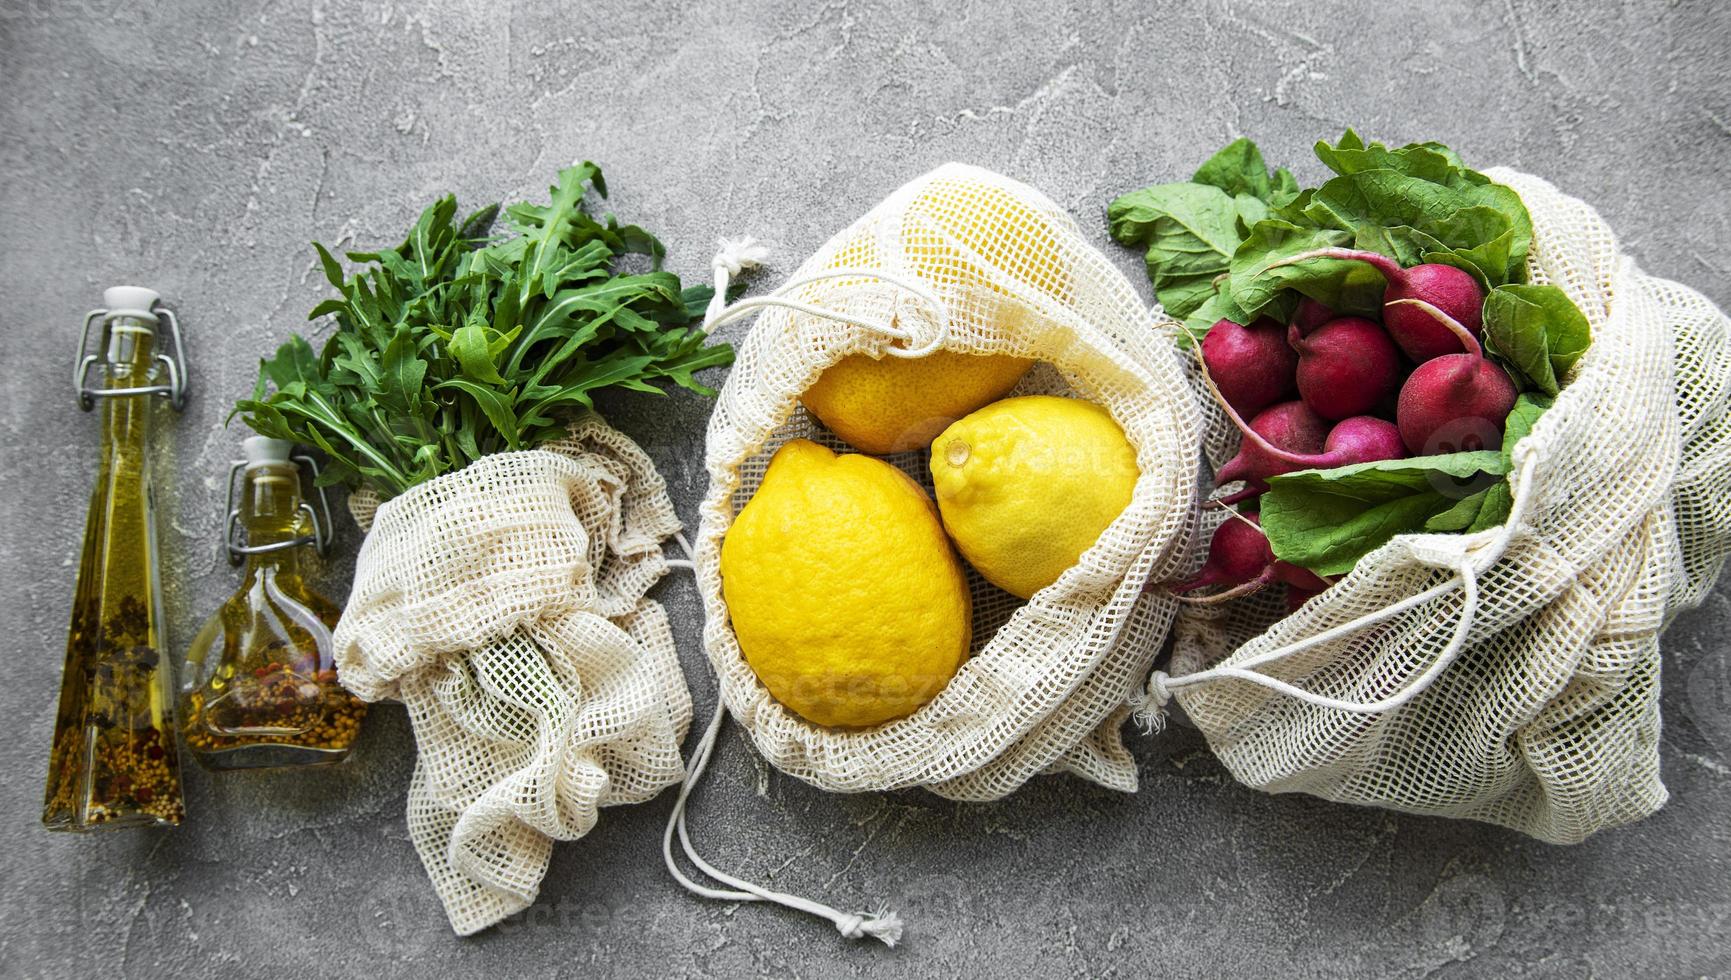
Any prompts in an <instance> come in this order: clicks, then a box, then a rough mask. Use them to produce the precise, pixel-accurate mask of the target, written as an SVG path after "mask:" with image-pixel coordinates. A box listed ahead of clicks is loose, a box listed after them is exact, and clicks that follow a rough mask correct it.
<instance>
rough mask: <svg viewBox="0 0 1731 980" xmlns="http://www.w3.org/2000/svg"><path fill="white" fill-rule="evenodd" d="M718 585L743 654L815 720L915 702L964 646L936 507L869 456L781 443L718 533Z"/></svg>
mask: <svg viewBox="0 0 1731 980" xmlns="http://www.w3.org/2000/svg"><path fill="white" fill-rule="evenodd" d="M721 590H722V596H723V597H724V598H725V599H726V600H727V608H728V612H729V615H730V618H731V621H732V625H733V632H734V635H735V637H737V638H738V640H739V648H740V651H741V653H743V654H744V656H745V661H746V663H747V664H749V665H750V666H751V669H752V670H753V671H755V672H756V674H757V676H758V678H759V679H760V680H761V681H762V682H763V684H764V686H765V687H767V688H768V689H769V692H770V693H771V694H772V695H774V696H775V698H776V700H778V701H780V702H781V703H782V704H784V705H786V706H787V707H788V708H790V709H792V710H793V711H795V712H796V713H798V714H799V715H800V716H802V717H804V718H806V719H807V720H809V721H812V722H816V723H817V724H819V725H831V726H847V727H864V726H870V725H877V724H881V723H883V722H886V721H891V720H893V719H896V718H901V717H904V716H906V715H909V714H912V713H913V712H914V711H915V710H917V709H918V708H919V707H920V706H921V705H923V704H925V703H926V702H927V701H929V700H931V698H932V697H933V696H935V695H936V694H937V693H938V691H940V690H942V689H943V687H944V685H945V684H947V683H949V680H950V678H951V677H952V676H954V675H955V672H956V670H957V669H958V668H959V667H960V666H961V664H962V661H963V660H964V659H966V657H967V655H968V644H969V641H970V639H971V636H972V633H971V630H972V614H973V607H972V602H971V599H970V597H969V594H968V584H967V579H966V577H965V575H964V573H963V571H962V566H961V562H960V561H959V560H958V559H957V558H956V555H955V552H954V551H953V550H952V549H951V547H950V543H949V540H948V539H947V538H946V537H945V536H944V531H943V527H942V526H941V525H940V524H939V522H938V516H937V511H936V508H935V507H934V506H933V505H932V502H931V499H930V498H929V497H927V496H926V493H925V491H924V490H922V489H921V488H920V486H919V484H917V483H915V482H914V481H913V480H911V479H909V478H908V476H907V475H906V474H905V473H903V472H902V471H900V470H898V469H896V468H895V467H893V466H891V465H889V464H888V463H885V462H883V461H882V460H878V459H873V458H872V457H869V456H862V455H858V454H847V455H841V456H838V455H836V454H835V453H832V452H830V451H829V450H828V449H825V448H824V447H822V446H819V445H817V444H816V443H813V442H809V441H806V440H804V439H796V440H794V441H792V442H789V443H788V444H786V445H785V446H783V447H782V448H781V449H780V450H779V451H778V452H777V453H776V454H775V456H774V457H773V458H772V459H771V460H770V464H769V469H768V470H767V472H766V473H765V474H764V479H763V483H762V485H761V486H760V487H759V488H758V490H757V492H756V493H755V494H753V495H752V498H751V500H749V501H748V502H747V503H746V505H745V506H744V507H743V508H741V509H740V512H739V516H738V517H737V518H735V520H734V522H733V526H732V528H730V529H729V530H728V532H727V537H726V538H725V539H724V540H723V541H722V545H721Z"/></svg>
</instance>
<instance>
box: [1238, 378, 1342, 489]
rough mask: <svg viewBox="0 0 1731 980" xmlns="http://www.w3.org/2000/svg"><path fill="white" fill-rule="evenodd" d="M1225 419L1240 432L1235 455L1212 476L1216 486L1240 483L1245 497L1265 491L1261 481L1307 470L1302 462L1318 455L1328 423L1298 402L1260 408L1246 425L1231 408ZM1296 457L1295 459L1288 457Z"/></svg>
mask: <svg viewBox="0 0 1731 980" xmlns="http://www.w3.org/2000/svg"><path fill="white" fill-rule="evenodd" d="M1226 414H1227V417H1229V418H1231V419H1232V423H1233V424H1234V425H1236V426H1238V429H1239V431H1240V432H1242V433H1244V441H1243V443H1242V444H1240V445H1239V447H1238V455H1236V456H1234V457H1232V458H1231V459H1229V460H1227V461H1226V463H1225V464H1224V465H1223V466H1221V467H1220V472H1219V473H1216V474H1215V475H1214V482H1215V483H1216V484H1226V483H1233V482H1236V481H1238V480H1244V481H1246V482H1247V483H1249V484H1250V486H1249V487H1247V488H1246V489H1249V490H1252V491H1254V492H1253V493H1251V494H1249V496H1254V495H1255V494H1256V493H1261V492H1262V491H1264V490H1266V489H1268V485H1267V484H1266V483H1264V482H1263V481H1264V480H1266V479H1268V478H1269V477H1271V476H1275V475H1277V474H1280V473H1291V472H1293V471H1294V470H1302V469H1308V468H1309V467H1308V464H1306V463H1305V462H1304V461H1303V460H1304V459H1307V458H1309V457H1310V456H1314V455H1315V454H1316V453H1318V452H1321V451H1322V448H1323V444H1324V443H1325V442H1326V441H1327V439H1328V421H1327V420H1326V419H1324V418H1323V417H1322V416H1320V415H1318V414H1316V413H1315V412H1314V411H1311V408H1310V406H1309V405H1306V404H1305V403H1303V402H1301V401H1290V402H1281V403H1280V404H1278V405H1275V406H1272V407H1270V408H1266V409H1263V410H1262V412H1261V413H1260V414H1258V415H1257V416H1256V418H1254V419H1251V420H1250V423H1249V424H1248V425H1246V424H1245V422H1244V419H1243V417H1242V416H1240V415H1239V414H1238V413H1237V412H1236V411H1233V409H1232V406H1231V405H1227V406H1226ZM1294 456H1296V457H1298V458H1297V460H1296V461H1295V460H1293V459H1290V458H1289V457H1294Z"/></svg>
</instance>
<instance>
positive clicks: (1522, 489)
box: [1134, 450, 1539, 732]
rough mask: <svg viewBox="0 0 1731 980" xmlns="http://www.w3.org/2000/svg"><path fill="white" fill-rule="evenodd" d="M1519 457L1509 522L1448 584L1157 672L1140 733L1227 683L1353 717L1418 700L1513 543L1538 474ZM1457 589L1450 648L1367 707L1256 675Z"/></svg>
mask: <svg viewBox="0 0 1731 980" xmlns="http://www.w3.org/2000/svg"><path fill="white" fill-rule="evenodd" d="M1520 456H1521V463H1520V472H1519V475H1518V476H1517V478H1516V480H1515V488H1514V494H1513V496H1514V504H1513V506H1512V507H1510V509H1509V517H1508V520H1507V521H1505V522H1504V523H1503V526H1502V528H1501V529H1500V530H1499V532H1498V533H1497V536H1496V537H1495V538H1494V539H1493V540H1492V541H1491V543H1490V546H1489V547H1488V548H1486V549H1485V550H1484V551H1481V552H1478V553H1476V554H1472V555H1465V556H1463V557H1462V559H1461V561H1460V564H1459V565H1457V566H1456V568H1455V575H1454V577H1453V578H1450V579H1449V580H1448V581H1446V582H1442V583H1440V584H1438V585H1434V586H1432V587H1430V588H1428V589H1426V590H1424V591H1423V592H1420V593H1417V594H1416V595H1411V596H1408V597H1406V598H1405V599H1402V600H1401V601H1399V602H1397V603H1394V604H1392V605H1389V606H1384V607H1383V608H1381V609H1378V610H1376V611H1375V612H1372V613H1368V614H1366V615H1364V616H1360V617H1359V618H1357V619H1354V620H1351V621H1349V622H1345V623H1342V624H1340V625H1339V626H1335V627H1332V628H1330V629H1326V630H1323V631H1322V632H1321V633H1317V634H1316V635H1314V636H1309V637H1306V638H1304V639H1302V640H1299V641H1298V642H1296V643H1289V644H1287V645H1286V646H1283V647H1277V648H1275V649H1273V650H1269V651H1266V652H1264V653H1260V654H1257V655H1256V656H1254V657H1249V658H1247V659H1245V660H1244V662H1243V663H1238V664H1231V665H1226V664H1222V665H1221V666H1218V667H1211V668H1208V669H1207V670H1199V671H1196V672H1195V673H1191V674H1185V675H1184V676H1182V677H1173V676H1172V675H1170V674H1168V673H1166V672H1165V671H1163V670H1156V671H1154V672H1153V673H1152V674H1151V675H1149V678H1148V690H1147V692H1146V695H1145V697H1144V698H1143V699H1142V701H1141V702H1140V703H1139V704H1137V705H1135V706H1134V707H1135V709H1136V710H1135V718H1136V720H1137V722H1139V723H1140V724H1141V725H1142V726H1143V728H1144V729H1145V730H1148V731H1151V732H1157V731H1160V730H1161V729H1162V728H1164V727H1165V721H1166V719H1165V712H1166V705H1167V703H1169V702H1170V701H1171V700H1172V695H1173V694H1175V693H1176V692H1178V691H1181V690H1183V689H1185V688H1190V687H1199V686H1202V685H1204V684H1213V683H1216V682H1218V681H1221V680H1225V679H1228V678H1232V679H1236V680H1241V681H1248V682H1250V683H1252V684H1257V685H1260V686H1262V687H1266V688H1268V689H1269V690H1271V691H1275V692H1278V693H1280V694H1285V695H1287V696H1288V697H1291V698H1295V699H1297V700H1299V701H1302V702H1304V703H1305V704H1310V705H1315V706H1316V707H1319V708H1333V709H1335V710H1337V711H1356V712H1364V713H1369V714H1380V713H1382V712H1387V711H1393V710H1394V709H1396V708H1399V707H1400V706H1402V705H1404V704H1407V703H1408V702H1410V701H1412V700H1413V699H1414V698H1416V697H1418V696H1419V695H1420V694H1423V693H1424V692H1425V691H1426V690H1427V689H1428V688H1429V687H1430V686H1431V684H1433V683H1434V682H1435V681H1436V679H1437V678H1438V677H1440V676H1441V675H1442V672H1443V671H1444V670H1447V669H1448V666H1449V664H1451V663H1453V662H1454V661H1455V658H1457V657H1459V656H1460V653H1461V651H1462V650H1463V649H1465V648H1466V643H1467V637H1468V636H1470V635H1471V633H1472V628H1473V623H1474V621H1475V620H1476V618H1477V617H1478V612H1479V583H1478V576H1479V573H1480V571H1481V570H1482V569H1488V568H1489V567H1490V566H1492V565H1494V564H1496V563H1497V561H1499V560H1500V559H1501V558H1502V556H1503V554H1504V553H1505V552H1506V551H1507V550H1508V547H1509V543H1510V541H1511V540H1512V539H1513V537H1514V532H1515V529H1516V528H1517V527H1519V526H1520V524H1521V521H1522V519H1523V518H1524V517H1525V516H1526V511H1527V507H1528V506H1529V504H1530V502H1531V499H1532V493H1531V488H1532V477H1533V470H1534V469H1536V468H1537V465H1538V458H1539V452H1537V451H1536V450H1534V451H1528V452H1524V453H1520ZM1457 588H1458V589H1461V590H1462V597H1461V613H1460V622H1459V623H1457V624H1456V625H1455V630H1454V633H1453V634H1452V635H1451V636H1450V637H1449V642H1448V643H1447V644H1446V645H1445V646H1444V647H1443V649H1442V650H1441V651H1440V652H1439V653H1438V654H1437V657H1436V659H1435V660H1434V661H1432V662H1431V664H1430V666H1429V667H1427V668H1425V670H1424V672H1423V673H1422V674H1420V675H1419V676H1418V677H1416V678H1414V679H1413V680H1412V682H1411V683H1409V684H1407V685H1406V686H1405V687H1403V688H1401V689H1400V690H1399V691H1397V692H1395V693H1394V694H1391V695H1389V696H1388V697H1385V698H1381V699H1379V700H1376V701H1369V702H1363V701H1344V700H1341V699H1338V698H1331V697H1325V696H1323V695H1321V694H1317V693H1315V692H1313V691H1307V690H1305V689H1304V688H1301V687H1298V686H1296V685H1293V684H1289V683H1287V682H1286V681H1283V680H1280V679H1279V678H1277V677H1272V676H1270V675H1268V674H1265V673H1262V672H1261V671H1259V670H1256V669H1255V668H1257V667H1264V666H1267V665H1268V664H1271V663H1275V662H1277V661H1281V660H1285V659H1287V658H1289V657H1292V656H1294V655H1296V654H1299V653H1303V652H1304V651H1306V650H1310V649H1313V648H1315V647H1318V646H1321V645H1322V644H1324V643H1331V642H1333V641H1335V640H1338V639H1341V638H1342V637H1346V636H1350V635H1352V634H1353V633H1356V632H1358V631H1360V630H1362V629H1365V628H1366V627H1369V626H1374V625H1376V624H1378V623H1382V622H1386V621H1387V620H1390V619H1393V618H1394V617H1396V616H1398V615H1400V614H1401V613H1404V612H1406V611H1407V610H1409V609H1413V608H1416V607H1418V606H1421V605H1424V604H1425V603H1427V602H1430V601H1431V600H1432V599H1436V598H1439V597H1441V596H1444V595H1447V594H1448V593H1450V592H1453V591H1454V590H1455V589H1457Z"/></svg>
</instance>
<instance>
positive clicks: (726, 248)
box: [703, 235, 769, 331]
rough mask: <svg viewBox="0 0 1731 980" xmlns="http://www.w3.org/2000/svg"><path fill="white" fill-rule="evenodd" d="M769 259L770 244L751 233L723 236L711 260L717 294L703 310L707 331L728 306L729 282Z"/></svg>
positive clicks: (710, 298)
mask: <svg viewBox="0 0 1731 980" xmlns="http://www.w3.org/2000/svg"><path fill="white" fill-rule="evenodd" d="M768 259H769V246H767V245H764V244H763V243H761V242H759V241H758V240H757V239H755V238H753V237H751V236H750V235H747V236H745V237H744V238H723V239H722V240H721V249H720V250H719V251H717V252H716V253H715V258H713V259H711V260H710V261H709V268H710V269H712V270H713V271H714V272H715V295H714V296H711V297H709V308H708V309H706V310H704V311H703V320H704V324H705V328H704V329H705V331H707V330H708V324H709V322H710V321H712V320H714V319H715V318H716V317H718V316H720V315H721V311H722V310H724V309H726V308H727V284H728V280H730V279H732V278H733V277H734V276H737V275H739V274H740V273H742V272H745V271H746V270H748V269H755V268H757V267H758V266H760V265H762V264H763V263H764V262H765V261H767V260H768Z"/></svg>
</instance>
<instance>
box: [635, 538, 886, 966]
mask: <svg viewBox="0 0 1731 980" xmlns="http://www.w3.org/2000/svg"><path fill="white" fill-rule="evenodd" d="M674 540H675V541H676V542H678V544H679V547H680V548H681V549H682V550H683V551H684V552H685V555H686V558H685V560H684V561H682V562H679V563H678V565H677V566H675V567H680V568H689V569H692V570H693V571H695V570H696V567H697V560H696V555H695V553H694V552H693V551H692V548H691V542H689V541H687V540H686V539H685V535H684V534H683V533H675V534H674ZM676 561H678V559H670V560H669V561H668V564H669V565H674V563H675V562H676ZM726 719H727V704H726V702H725V701H723V700H722V698H721V692H720V691H717V692H716V698H715V713H714V714H713V715H711V716H710V718H709V725H708V727H706V728H705V729H704V730H703V737H702V738H701V739H699V740H698V742H697V747H696V748H695V749H693V750H692V752H691V762H690V764H689V765H688V766H687V767H686V770H685V779H684V780H683V781H681V782H680V784H679V797H678V799H676V800H674V801H673V812H672V813H671V814H669V815H668V817H667V828H666V829H665V830H664V831H663V832H662V834H661V857H662V860H663V861H665V862H666V864H667V870H668V872H669V873H671V874H672V875H673V878H674V880H675V881H677V882H679V884H680V885H682V886H684V888H685V890H686V891H688V892H691V893H692V894H693V895H697V896H699V897H701V898H708V899H714V900H716V901H722V902H773V903H775V904H777V905H780V906H783V907H786V908H790V909H793V910H795V911H798V912H804V913H806V914H808V915H815V916H817V917H818V918H821V919H827V920H829V921H830V923H832V924H833V925H834V926H835V928H836V931H838V932H840V933H841V934H842V935H843V936H846V937H847V938H849V939H864V938H866V937H868V936H869V937H871V938H873V939H877V940H880V941H881V942H883V944H884V945H885V946H894V945H895V944H896V943H898V942H900V941H901V938H902V920H901V917H900V916H898V915H896V914H895V913H894V912H891V911H890V910H889V909H888V908H886V907H879V908H878V910H877V911H875V912H843V911H841V910H839V909H834V908H831V907H830V906H828V905H825V904H823V903H822V902H814V901H812V900H810V899H806V898H800V897H799V896H798V895H789V894H787V893H786V892H778V891H771V890H769V889H767V888H763V887H761V886H759V885H754V884H752V883H751V882H749V881H746V880H744V879H742V878H737V877H735V876H733V875H730V874H728V873H727V872H725V871H721V870H719V869H717V868H716V867H715V866H714V865H712V864H710V863H709V862H708V861H705V860H704V859H703V857H702V856H701V855H699V854H698V853H697V849H696V848H695V847H693V846H692V843H691V834H690V832H689V831H688V830H687V828H686V825H685V814H686V809H687V805H688V803H689V801H690V799H691V793H692V791H693V790H694V789H696V788H697V783H698V781H699V780H701V779H702V778H703V773H704V771H705V770H707V769H708V768H709V760H710V758H711V757H712V756H713V755H714V754H715V742H716V739H717V738H718V737H719V736H720V734H721V726H722V725H723V723H724V722H725V721H726ZM674 834H678V835H679V846H680V849H681V850H683V851H684V852H685V857H686V860H688V861H690V862H691V864H692V866H693V867H695V868H697V869H698V870H699V871H701V872H703V873H704V874H705V875H708V876H709V877H710V878H711V879H712V880H714V881H718V882H720V883H722V884H724V885H727V886H729V888H731V889H733V890H731V891H730V890H726V889H720V888H711V887H709V886H708V885H704V884H702V883H700V882H697V881H694V880H692V879H691V878H689V877H687V876H686V874H685V872H684V871H682V870H681V869H680V867H679V862H678V861H676V860H675V859H674V857H673V836H674Z"/></svg>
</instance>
